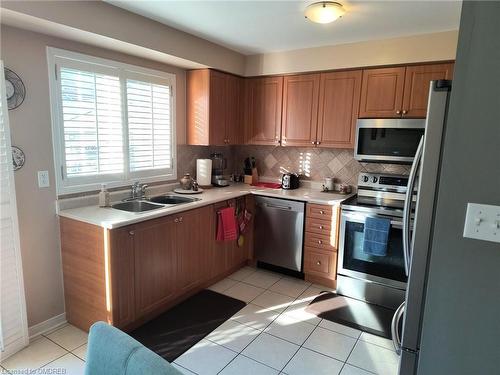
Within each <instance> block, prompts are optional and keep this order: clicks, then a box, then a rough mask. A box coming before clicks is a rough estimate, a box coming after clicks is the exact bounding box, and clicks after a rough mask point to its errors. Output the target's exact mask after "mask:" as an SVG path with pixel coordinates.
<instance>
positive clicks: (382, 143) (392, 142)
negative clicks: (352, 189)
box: [354, 119, 425, 164]
mask: <svg viewBox="0 0 500 375" xmlns="http://www.w3.org/2000/svg"><path fill="white" fill-rule="evenodd" d="M424 131H425V119H359V120H358V122H357V123H356V144H355V148H354V158H355V159H357V160H359V161H365V162H377V163H401V164H411V163H412V162H413V158H414V156H415V152H416V151H417V147H418V143H419V142H420V138H421V137H422V136H423V135H424Z"/></svg>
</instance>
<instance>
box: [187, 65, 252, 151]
mask: <svg viewBox="0 0 500 375" xmlns="http://www.w3.org/2000/svg"><path fill="white" fill-rule="evenodd" d="M242 85H243V79H242V78H240V77H236V76H233V75H231V74H226V73H222V72H218V71H215V70H210V69H199V70H190V71H188V72H187V74H186V90H187V91H186V111H187V143H188V144H190V145H204V146H206V145H216V146H220V145H227V144H238V143H243V126H242V122H241V120H242V118H241V105H242V102H241V95H242V89H243V86H242Z"/></svg>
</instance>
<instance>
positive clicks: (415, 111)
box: [402, 63, 454, 118]
mask: <svg viewBox="0 0 500 375" xmlns="http://www.w3.org/2000/svg"><path fill="white" fill-rule="evenodd" d="M453 66H454V64H453V63H450V64H432V65H416V66H409V67H407V68H406V76H405V88H404V95H403V107H402V115H403V117H410V118H425V116H426V115H427V101H428V99H429V83H430V81H433V80H438V79H452V78H453Z"/></svg>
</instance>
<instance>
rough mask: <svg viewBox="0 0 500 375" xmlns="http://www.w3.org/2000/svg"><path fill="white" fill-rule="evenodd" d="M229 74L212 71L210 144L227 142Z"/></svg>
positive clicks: (218, 144)
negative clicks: (227, 85)
mask: <svg viewBox="0 0 500 375" xmlns="http://www.w3.org/2000/svg"><path fill="white" fill-rule="evenodd" d="M227 77H228V76H227V74H224V73H220V72H216V71H213V70H211V71H210V95H209V118H210V120H209V126H210V130H209V133H210V140H209V144H210V145H215V146H221V145H225V144H226V121H227V104H228V101H227V95H226V90H227V87H226V84H227V83H226V81H227Z"/></svg>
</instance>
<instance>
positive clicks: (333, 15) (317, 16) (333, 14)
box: [305, 1, 345, 23]
mask: <svg viewBox="0 0 500 375" xmlns="http://www.w3.org/2000/svg"><path fill="white" fill-rule="evenodd" d="M344 13H345V9H344V7H343V6H342V4H340V3H336V2H334V1H320V2H318V3H314V4H311V5H309V6H308V7H307V8H306V11H305V16H306V18H307V19H308V20H311V21H312V22H316V23H330V22H333V21H335V20H336V19H337V18H339V17H342V16H343V15H344Z"/></svg>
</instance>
